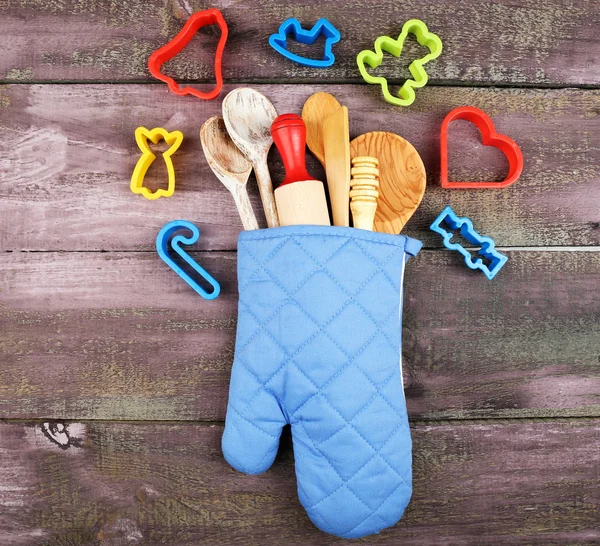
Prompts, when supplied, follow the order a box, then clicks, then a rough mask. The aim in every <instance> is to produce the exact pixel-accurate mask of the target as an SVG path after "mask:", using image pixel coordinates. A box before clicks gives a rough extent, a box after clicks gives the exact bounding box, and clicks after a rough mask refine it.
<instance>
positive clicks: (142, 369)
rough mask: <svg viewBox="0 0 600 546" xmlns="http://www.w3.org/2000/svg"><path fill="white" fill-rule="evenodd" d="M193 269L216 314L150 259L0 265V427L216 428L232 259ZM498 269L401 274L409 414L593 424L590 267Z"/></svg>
mask: <svg viewBox="0 0 600 546" xmlns="http://www.w3.org/2000/svg"><path fill="white" fill-rule="evenodd" d="M193 255H194V256H195V258H196V259H197V261H198V262H199V263H200V264H201V265H202V266H203V267H205V268H206V270H207V271H208V272H209V273H211V274H212V275H213V276H214V277H215V278H216V279H218V280H219V282H220V283H221V287H222V291H221V296H220V297H219V298H218V299H217V300H215V301H205V300H203V299H201V298H200V297H198V296H197V295H196V294H195V293H194V292H192V290H191V289H189V287H188V286H187V285H186V284H185V283H184V282H183V281H181V280H180V279H179V278H178V277H177V275H175V273H173V272H172V271H171V270H170V269H169V268H168V267H167V266H166V265H165V264H164V263H163V262H162V261H160V259H159V258H158V257H157V256H156V253H155V252H123V253H121V252H108V253H97V252H84V253H75V252H70V253H49V252H42V253H40V252H34V253H23V252H13V253H5V254H3V255H2V258H1V259H0V332H2V336H1V337H0V365H1V368H0V416H2V417H6V418H9V417H12V418H36V417H44V418H45V417H54V418H66V419H132V420H144V419H154V420H163V419H166V420H178V419H181V420H188V419H192V420H222V419H224V416H225V407H226V401H227V391H228V384H229V374H230V369H231V364H232V361H233V351H234V343H235V326H236V319H237V285H236V278H235V277H236V273H235V267H236V255H235V253H232V252H231V253H230V252H227V253H221V252H203V253H194V254H193ZM508 256H509V261H508V263H507V265H506V266H505V267H504V269H503V270H502V271H501V272H500V274H499V275H498V277H497V278H496V279H494V281H493V282H489V281H488V280H487V279H486V278H485V277H484V276H483V275H482V274H481V273H476V272H472V271H470V270H468V269H467V267H466V266H465V264H464V262H463V261H462V258H461V257H460V256H459V255H458V254H457V253H452V252H441V251H423V252H422V253H421V254H420V255H419V256H418V257H417V258H416V259H415V260H413V261H411V262H410V263H409V265H408V266H407V267H408V269H407V273H406V278H405V304H404V322H403V325H404V333H403V353H404V365H405V369H406V382H407V396H408V407H409V412H410V415H412V416H414V417H420V418H427V419H432V418H457V417H458V418H472V417H494V416H496V417H499V416H504V417H507V416H513V417H523V416H580V415H587V416H600V398H599V395H598V393H600V363H599V360H600V292H599V291H598V279H599V278H600V253H598V252H569V251H565V252H562V251H561V252H559V251H554V252H543V251H542V252H538V251H510V252H508Z"/></svg>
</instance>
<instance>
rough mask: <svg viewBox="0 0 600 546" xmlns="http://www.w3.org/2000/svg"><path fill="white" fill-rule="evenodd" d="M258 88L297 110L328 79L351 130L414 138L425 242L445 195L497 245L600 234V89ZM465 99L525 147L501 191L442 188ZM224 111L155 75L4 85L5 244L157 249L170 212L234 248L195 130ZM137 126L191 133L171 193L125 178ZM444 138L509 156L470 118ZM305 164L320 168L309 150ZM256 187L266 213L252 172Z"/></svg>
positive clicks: (227, 209) (1, 225)
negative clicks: (455, 117) (444, 151)
mask: <svg viewBox="0 0 600 546" xmlns="http://www.w3.org/2000/svg"><path fill="white" fill-rule="evenodd" d="M229 89H230V88H227V90H229ZM258 89H259V90H260V91H261V92H263V93H264V94H265V95H266V96H268V97H270V98H271V99H272V100H273V102H274V104H275V106H276V108H277V109H278V111H279V112H280V113H283V112H286V111H288V112H298V113H299V112H300V111H301V109H302V106H303V104H304V101H305V100H306V99H307V98H308V96H309V95H311V94H312V93H313V92H315V91H318V90H327V91H331V92H333V93H334V94H335V95H336V96H337V97H338V98H339V99H340V101H341V102H342V103H344V104H346V105H347V106H348V107H349V109H350V131H351V136H353V137H354V136H356V135H359V134H361V133H364V132H367V131H372V130H384V131H392V132H396V133H398V134H400V135H402V136H404V137H405V138H407V139H408V140H409V141H410V142H411V143H412V144H413V145H414V146H415V148H416V149H417V151H418V152H419V153H420V155H421V156H422V158H423V161H424V163H425V166H426V168H427V175H428V186H427V191H426V193H425V197H424V199H423V202H422V204H421V207H420V208H419V210H418V211H417V212H416V214H415V215H414V216H413V218H411V220H410V221H409V222H408V224H407V226H406V228H405V230H404V233H406V234H407V235H411V236H414V237H417V238H419V239H421V240H423V241H424V243H425V244H426V246H428V247H439V246H441V241H440V238H439V236H437V235H436V234H434V233H432V232H431V231H430V230H429V225H430V224H431V222H432V221H433V219H434V218H435V217H436V216H437V215H438V214H439V212H440V210H441V209H442V208H443V207H444V206H445V205H447V204H451V205H452V206H453V207H454V209H455V210H456V212H457V213H458V214H460V215H466V216H469V217H471V218H472V219H473V221H474V223H475V225H476V227H477V228H478V229H479V231H480V232H481V233H483V234H486V235H491V236H492V237H493V238H494V239H495V240H496V242H497V244H498V245H500V246H505V247H506V246H564V245H573V246H583V245H598V244H600V206H599V203H600V183H599V181H600V131H598V124H599V123H600V122H599V119H600V118H598V112H599V111H600V91H592V90H571V89H569V90H566V89H565V90H498V89H464V88H456V87H438V88H429V89H424V90H422V91H421V93H422V94H423V100H422V101H418V102H417V103H416V104H415V105H414V106H413V107H411V109H410V110H403V111H402V112H400V111H398V110H397V109H396V108H395V107H393V106H390V105H388V104H386V103H385V102H383V101H382V100H380V99H379V98H378V97H374V96H373V95H372V94H371V92H370V90H369V89H368V88H367V87H364V86H350V85H340V86H318V85H293V86H283V85H279V86H275V85H261V86H258ZM463 104H471V105H474V106H478V107H481V108H483V109H485V111H486V112H488V113H489V114H490V115H491V116H492V117H493V119H494V120H495V122H496V126H497V129H498V130H499V131H501V132H505V133H507V134H508V135H510V136H511V137H512V138H514V139H515V140H516V141H517V142H518V143H519V145H520V146H521V148H522V150H523V154H524V156H525V158H526V164H525V171H524V174H523V176H522V178H521V179H520V180H519V181H518V182H517V183H516V184H515V185H514V186H512V187H510V188H507V189H505V190H502V191H498V192H496V191H494V190H481V191H460V190H442V189H441V188H440V187H439V180H438V179H439V128H440V124H441V121H442V119H443V118H444V116H445V115H446V114H447V113H448V111H449V110H450V109H451V108H454V107H456V106H459V105H463ZM219 113H220V104H219V102H218V101H214V102H206V101H199V100H195V99H193V98H189V100H188V98H182V97H177V96H175V95H173V94H170V93H168V92H167V91H166V87H165V88H163V87H159V86H151V85H126V86H125V85H122V86H109V85H74V86H73V85H68V86H67V85H11V86H7V87H4V88H1V87H0V129H1V130H2V134H3V138H2V139H1V140H0V250H20V249H31V250H100V249H104V250H153V249H154V239H155V237H156V234H157V233H158V231H159V229H160V228H161V227H162V226H163V225H164V224H165V223H167V222H168V221H170V220H173V219H174V218H183V219H186V220H190V221H193V222H194V223H196V224H197V225H198V226H199V227H200V229H201V233H202V237H201V240H200V248H202V249H217V250H233V249H235V248H236V241H237V234H238V233H239V231H240V229H241V227H242V226H241V222H240V219H239V216H238V214H237V211H236V208H235V205H234V203H233V200H232V198H231V195H230V194H229V192H228V191H227V190H226V189H225V188H224V187H223V186H222V184H221V183H220V182H219V181H218V180H217V179H216V177H215V176H214V174H213V173H212V172H211V171H210V168H209V167H208V165H207V163H206V160H205V158H204V157H203V154H202V150H201V146H200V139H199V135H198V132H199V128H200V126H201V125H202V123H203V122H204V121H205V120H206V119H207V118H208V117H210V116H212V115H216V114H219ZM138 125H145V126H146V127H149V128H151V127H155V126H164V127H165V128H166V129H168V130H172V129H180V130H182V131H183V133H184V135H185V138H184V142H183V145H182V147H181V149H180V150H179V151H178V152H177V154H176V155H175V156H174V157H173V160H174V163H175V168H176V173H177V183H176V190H175V195H174V196H173V197H171V198H169V199H164V198H163V199H159V200H157V201H154V202H150V201H147V200H146V199H144V198H142V197H140V196H136V195H133V194H132V193H131V192H130V190H129V179H130V177H131V172H132V170H133V167H134V165H135V162H136V160H137V158H138V156H139V151H138V150H137V147H136V145H135V140H134V137H133V135H134V131H135V128H136V127H137V126H138ZM450 147H451V149H450V153H451V158H453V160H452V161H451V164H450V169H451V174H454V175H456V176H457V177H459V176H460V177H461V178H462V177H463V176H467V175H468V174H471V175H472V177H473V178H474V179H482V180H489V179H490V178H491V179H494V177H496V178H500V179H501V178H502V177H503V175H504V174H505V169H506V166H505V164H504V163H505V159H504V158H503V157H502V156H501V155H500V153H499V152H497V151H496V150H494V149H489V148H486V147H482V146H481V145H480V140H479V136H478V133H477V129H475V128H474V127H472V126H470V125H469V124H468V123H467V122H456V123H455V124H453V126H452V128H451V143H450ZM159 163H160V162H159V161H156V162H155V164H159ZM270 164H271V167H272V169H273V177H274V180H275V181H281V180H282V177H283V172H282V167H281V165H280V159H279V156H278V154H277V152H276V151H274V150H272V152H271V156H270ZM153 169H154V170H153ZM157 169H158V170H157ZM309 172H311V173H313V174H314V175H315V176H316V177H317V178H320V179H321V180H323V178H321V177H322V176H323V170H322V168H321V166H320V165H319V164H318V162H317V161H316V160H315V159H314V158H312V157H310V158H309ZM161 174H163V175H164V173H162V172H161V171H160V166H159V165H157V166H156V168H155V167H151V170H150V172H149V173H148V179H149V180H150V181H152V180H154V181H160V180H162V179H164V176H163V177H162V178H161ZM153 177H154V178H153ZM248 186H249V190H250V193H251V201H252V203H253V206H254V208H255V211H256V212H257V216H259V222H262V225H264V216H263V215H262V209H261V206H260V199H259V196H258V191H257V190H256V182H255V180H254V177H251V179H250V182H249V184H248Z"/></svg>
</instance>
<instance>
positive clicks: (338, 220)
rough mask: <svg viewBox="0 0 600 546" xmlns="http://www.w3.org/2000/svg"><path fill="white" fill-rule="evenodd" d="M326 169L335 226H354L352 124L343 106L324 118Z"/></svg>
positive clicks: (346, 109)
mask: <svg viewBox="0 0 600 546" xmlns="http://www.w3.org/2000/svg"><path fill="white" fill-rule="evenodd" d="M323 148H324V152H325V172H326V173H327V188H328V189H329V200H330V202H331V211H332V216H333V225H334V226H346V227H348V226H349V225H350V213H349V193H350V126H349V122H348V108H346V107H345V106H342V107H340V108H338V109H337V110H336V111H335V112H333V113H332V114H330V115H329V116H327V117H326V118H325V120H324V121H323Z"/></svg>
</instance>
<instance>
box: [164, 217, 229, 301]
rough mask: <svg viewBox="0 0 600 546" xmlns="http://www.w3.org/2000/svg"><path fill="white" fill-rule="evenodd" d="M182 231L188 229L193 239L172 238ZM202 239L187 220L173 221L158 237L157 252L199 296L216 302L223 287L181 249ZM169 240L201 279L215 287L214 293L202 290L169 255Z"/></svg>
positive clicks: (172, 246)
mask: <svg viewBox="0 0 600 546" xmlns="http://www.w3.org/2000/svg"><path fill="white" fill-rule="evenodd" d="M182 229H186V230H189V231H191V232H192V236H191V237H186V236H184V235H175V236H174V237H173V238H172V239H171V236H172V235H173V234H174V233H175V232H177V231H179V230H182ZM199 238H200V230H199V229H198V228H197V227H196V226H195V225H194V224H192V223H191V222H188V221H186V220H173V221H172V222H169V223H168V224H167V225H166V226H164V227H163V228H162V229H161V230H160V231H159V232H158V235H157V237H156V251H157V252H158V255H159V256H160V257H161V259H162V260H163V261H164V262H165V263H166V264H167V265H168V266H169V267H170V268H171V269H172V270H173V271H175V273H177V274H178V275H179V276H180V277H181V278H182V279H183V280H184V281H185V282H186V283H188V284H189V285H190V286H191V287H192V288H193V289H194V290H195V291H196V292H197V293H198V294H200V295H201V296H202V297H203V298H204V299H206V300H214V299H215V298H216V297H217V296H218V295H219V293H220V292H221V286H220V285H219V283H218V282H217V281H216V280H215V279H214V277H212V276H211V275H210V274H209V273H208V272H207V271H206V270H205V269H204V268H203V267H201V266H200V265H199V264H198V263H196V262H195V261H194V260H192V258H191V257H190V255H189V254H188V253H187V252H186V251H185V250H184V249H183V248H181V245H193V244H194V243H196V242H197V241H198V239H199ZM169 240H170V241H171V248H172V249H173V250H174V251H175V252H176V253H177V254H178V255H179V256H180V257H181V258H183V260H184V261H185V263H186V264H188V265H189V266H190V267H191V268H192V269H193V270H194V271H195V272H196V273H198V275H200V277H202V278H203V279H204V280H205V281H206V282H208V284H210V285H211V286H212V287H213V291H212V292H210V293H209V292H207V291H206V290H204V288H202V287H201V286H200V285H199V284H198V283H197V282H196V281H195V280H194V279H193V278H192V277H191V276H190V275H189V274H188V273H187V272H186V271H184V270H183V269H182V268H181V267H179V265H177V263H175V261H174V260H173V258H172V257H171V256H170V254H169Z"/></svg>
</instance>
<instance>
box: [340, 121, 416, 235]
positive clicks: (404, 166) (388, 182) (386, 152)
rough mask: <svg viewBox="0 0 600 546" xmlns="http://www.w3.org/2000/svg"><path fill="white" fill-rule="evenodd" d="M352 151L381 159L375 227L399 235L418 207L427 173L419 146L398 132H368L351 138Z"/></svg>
mask: <svg viewBox="0 0 600 546" xmlns="http://www.w3.org/2000/svg"><path fill="white" fill-rule="evenodd" d="M350 155H351V156H352V158H355V157H358V156H371V157H376V158H377V159H378V160H379V197H378V198H377V212H376V213H375V221H374V223H373V231H380V232H383V233H392V234H394V235H397V234H398V233H400V231H402V228H403V227H404V224H406V222H408V220H409V218H410V217H411V216H412V215H413V213H414V212H415V210H417V208H418V206H419V204H420V203H421V199H423V194H424V193H425V184H426V179H427V175H426V173H425V166H424V165H423V161H421V157H420V156H419V154H418V152H417V150H415V148H414V147H413V145H412V144H411V143H410V142H408V140H405V139H403V138H402V137H400V136H398V135H396V134H394V133H385V132H383V131H376V132H373V133H365V134H364V135H360V136H359V137H356V138H355V139H354V140H353V141H352V142H350Z"/></svg>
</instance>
